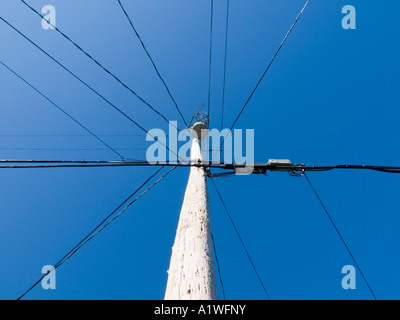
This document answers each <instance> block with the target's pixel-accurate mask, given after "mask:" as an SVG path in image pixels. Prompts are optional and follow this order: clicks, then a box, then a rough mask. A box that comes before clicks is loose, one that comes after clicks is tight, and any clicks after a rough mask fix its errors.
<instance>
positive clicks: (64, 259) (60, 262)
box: [17, 167, 176, 300]
mask: <svg viewBox="0 0 400 320" xmlns="http://www.w3.org/2000/svg"><path fill="white" fill-rule="evenodd" d="M175 168H176V167H173V168H172V169H170V170H169V171H167V172H166V173H165V174H164V175H163V176H162V177H161V178H159V179H158V180H157V181H156V182H154V183H153V184H152V185H151V186H149V187H148V188H147V189H146V190H145V191H143V192H142V193H141V194H140V195H139V196H137V197H136V198H135V199H133V200H132V201H131V202H129V203H128V204H127V205H126V206H125V208H124V209H122V210H121V211H120V212H119V213H118V214H117V215H115V216H114V217H113V218H112V219H110V220H109V221H108V222H107V223H105V222H106V221H107V220H108V219H109V218H110V217H111V216H112V215H113V214H114V213H115V212H116V211H117V210H119V209H120V208H121V207H122V206H123V205H124V204H125V203H126V202H128V201H129V200H130V199H131V198H132V197H133V196H134V195H135V194H136V193H137V192H138V191H139V190H140V189H141V188H142V187H143V186H144V185H145V184H147V182H148V181H150V180H151V179H152V178H153V177H154V176H155V175H156V174H157V173H158V172H159V171H160V170H161V169H162V167H161V168H159V169H158V170H157V171H156V172H155V173H153V174H152V175H151V176H150V177H149V178H148V179H146V181H145V182H144V183H142V184H141V185H140V187H138V188H137V189H136V190H135V191H134V192H133V193H132V194H131V195H130V196H129V197H128V198H127V199H125V200H124V201H123V202H122V203H121V204H120V205H119V206H118V207H117V208H116V209H115V210H113V211H112V212H111V214H109V215H108V216H107V217H106V218H105V219H104V220H103V221H102V222H101V223H100V224H99V225H98V226H97V227H96V228H94V229H93V230H92V231H91V232H90V233H89V234H88V235H87V236H86V237H85V238H83V240H81V241H80V242H79V243H78V244H77V245H76V246H75V247H74V248H73V249H72V250H71V251H69V253H67V254H66V255H65V256H64V257H63V258H62V259H61V260H59V261H58V262H57V264H56V265H54V268H53V269H52V270H50V271H48V272H47V274H45V275H43V276H42V277H40V279H39V280H37V281H36V282H35V283H34V284H33V285H32V286H31V287H30V288H29V289H28V290H26V291H25V292H24V293H23V294H22V295H20V296H19V297H18V298H17V300H20V299H21V298H23V297H24V296H25V295H26V294H27V293H28V292H29V291H31V290H32V289H33V288H34V287H35V286H36V285H37V284H38V283H39V282H40V281H42V280H43V278H44V277H46V276H47V275H48V274H49V273H50V272H52V271H53V270H55V269H57V268H58V267H60V266H61V265H62V264H63V263H64V262H65V261H67V260H68V259H69V258H71V257H72V256H73V255H74V254H75V253H76V252H77V251H78V250H79V249H80V248H81V247H82V246H84V245H85V244H86V243H87V242H89V241H90V240H91V239H93V238H94V237H95V236H96V235H97V234H99V233H100V232H101V231H102V230H103V229H104V228H105V227H107V226H108V225H109V224H110V223H111V222H113V221H114V220H115V219H117V218H118V217H119V216H120V215H121V214H122V213H123V212H125V211H126V210H127V209H128V208H129V207H130V206H131V205H132V204H133V203H135V202H136V201H137V200H139V199H140V198H141V197H142V196H144V195H145V194H146V193H147V192H148V191H149V190H150V189H151V188H153V187H154V186H155V185H157V184H158V183H159V182H160V181H161V180H162V179H164V178H165V176H167V175H168V174H169V173H170V172H171V171H173V170H174V169H175Z"/></svg>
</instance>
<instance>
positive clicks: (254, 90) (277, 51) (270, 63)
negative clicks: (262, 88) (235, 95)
mask: <svg viewBox="0 0 400 320" xmlns="http://www.w3.org/2000/svg"><path fill="white" fill-rule="evenodd" d="M308 1H309V0H307V2H306V4H305V5H304V7H303V8H302V9H301V11H300V13H299V14H298V16H297V17H296V20H295V21H294V22H293V24H292V26H291V27H290V29H289V31H288V32H287V34H286V36H285V38H284V39H283V41H282V42H281V44H280V45H279V47H278V49H277V50H276V52H275V54H274V56H273V57H272V59H271V61H270V62H269V64H268V66H267V68H266V69H265V71H264V73H263V74H262V76H261V78H260V80H258V82H257V84H256V86H255V88H254V89H253V91H252V92H251V94H250V96H249V97H248V99H247V100H246V102H245V104H244V106H243V107H242V109H241V110H240V112H239V114H238V116H237V117H236V119H235V121H234V122H233V124H232V126H231V129H230V130H231V131H232V129H233V127H234V126H235V124H236V122H237V121H238V120H239V118H240V116H241V115H242V113H243V111H244V109H246V107H247V105H248V103H249V101H250V100H251V98H252V97H253V95H254V93H255V92H256V90H257V88H258V86H259V85H260V84H261V82H262V80H263V79H264V77H265V75H266V74H267V72H268V70H269V68H270V67H271V65H272V63H273V62H274V61H275V58H276V57H277V55H278V53H279V51H280V50H281V48H282V46H283V45H284V44H285V42H286V40H287V38H288V37H289V35H290V33H291V32H292V30H293V28H294V26H295V25H296V23H297V21H298V20H299V18H300V16H301V15H302V13H303V11H304V9H305V8H306V7H307V4H308Z"/></svg>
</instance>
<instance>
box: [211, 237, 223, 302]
mask: <svg viewBox="0 0 400 320" xmlns="http://www.w3.org/2000/svg"><path fill="white" fill-rule="evenodd" d="M211 239H212V243H213V249H214V250H213V251H214V257H215V263H216V265H217V270H218V277H219V282H220V284H221V290H222V297H223V298H224V300H226V296H225V286H224V282H223V281H222V274H221V268H220V266H219V260H218V254H217V248H216V246H215V241H214V236H213V234H211Z"/></svg>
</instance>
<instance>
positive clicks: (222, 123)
mask: <svg viewBox="0 0 400 320" xmlns="http://www.w3.org/2000/svg"><path fill="white" fill-rule="evenodd" d="M229 2H230V1H229V0H227V3H226V23H225V57H224V81H223V87H222V112H221V130H222V129H223V128H224V109H225V91H226V61H227V55H228V27H229Z"/></svg>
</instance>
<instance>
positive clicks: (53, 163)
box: [0, 159, 400, 177]
mask: <svg viewBox="0 0 400 320" xmlns="http://www.w3.org/2000/svg"><path fill="white" fill-rule="evenodd" d="M183 160H185V159H183ZM119 166H120V167H135V166H139V167H143V166H177V167H203V168H214V169H221V170H234V171H232V172H226V173H223V175H225V174H235V170H237V169H242V168H245V167H246V166H247V167H253V172H252V173H251V174H263V175H265V174H266V173H267V171H272V172H288V173H291V174H293V175H304V173H305V172H308V171H312V172H323V171H331V170H336V169H341V170H346V169H347V170H372V171H378V172H386V173H400V167H393V166H371V165H337V166H308V165H279V164H269V163H255V164H249V163H248V164H237V163H219V162H212V161H201V162H190V161H185V162H175V161H163V162H159V163H149V162H148V161H146V160H134V161H124V160H122V161H115V160H114V161H109V160H21V159H0V169H12V168H15V169H17V168H63V167H119ZM220 175H222V174H218V173H217V174H212V175H210V176H211V177H216V176H220Z"/></svg>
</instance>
